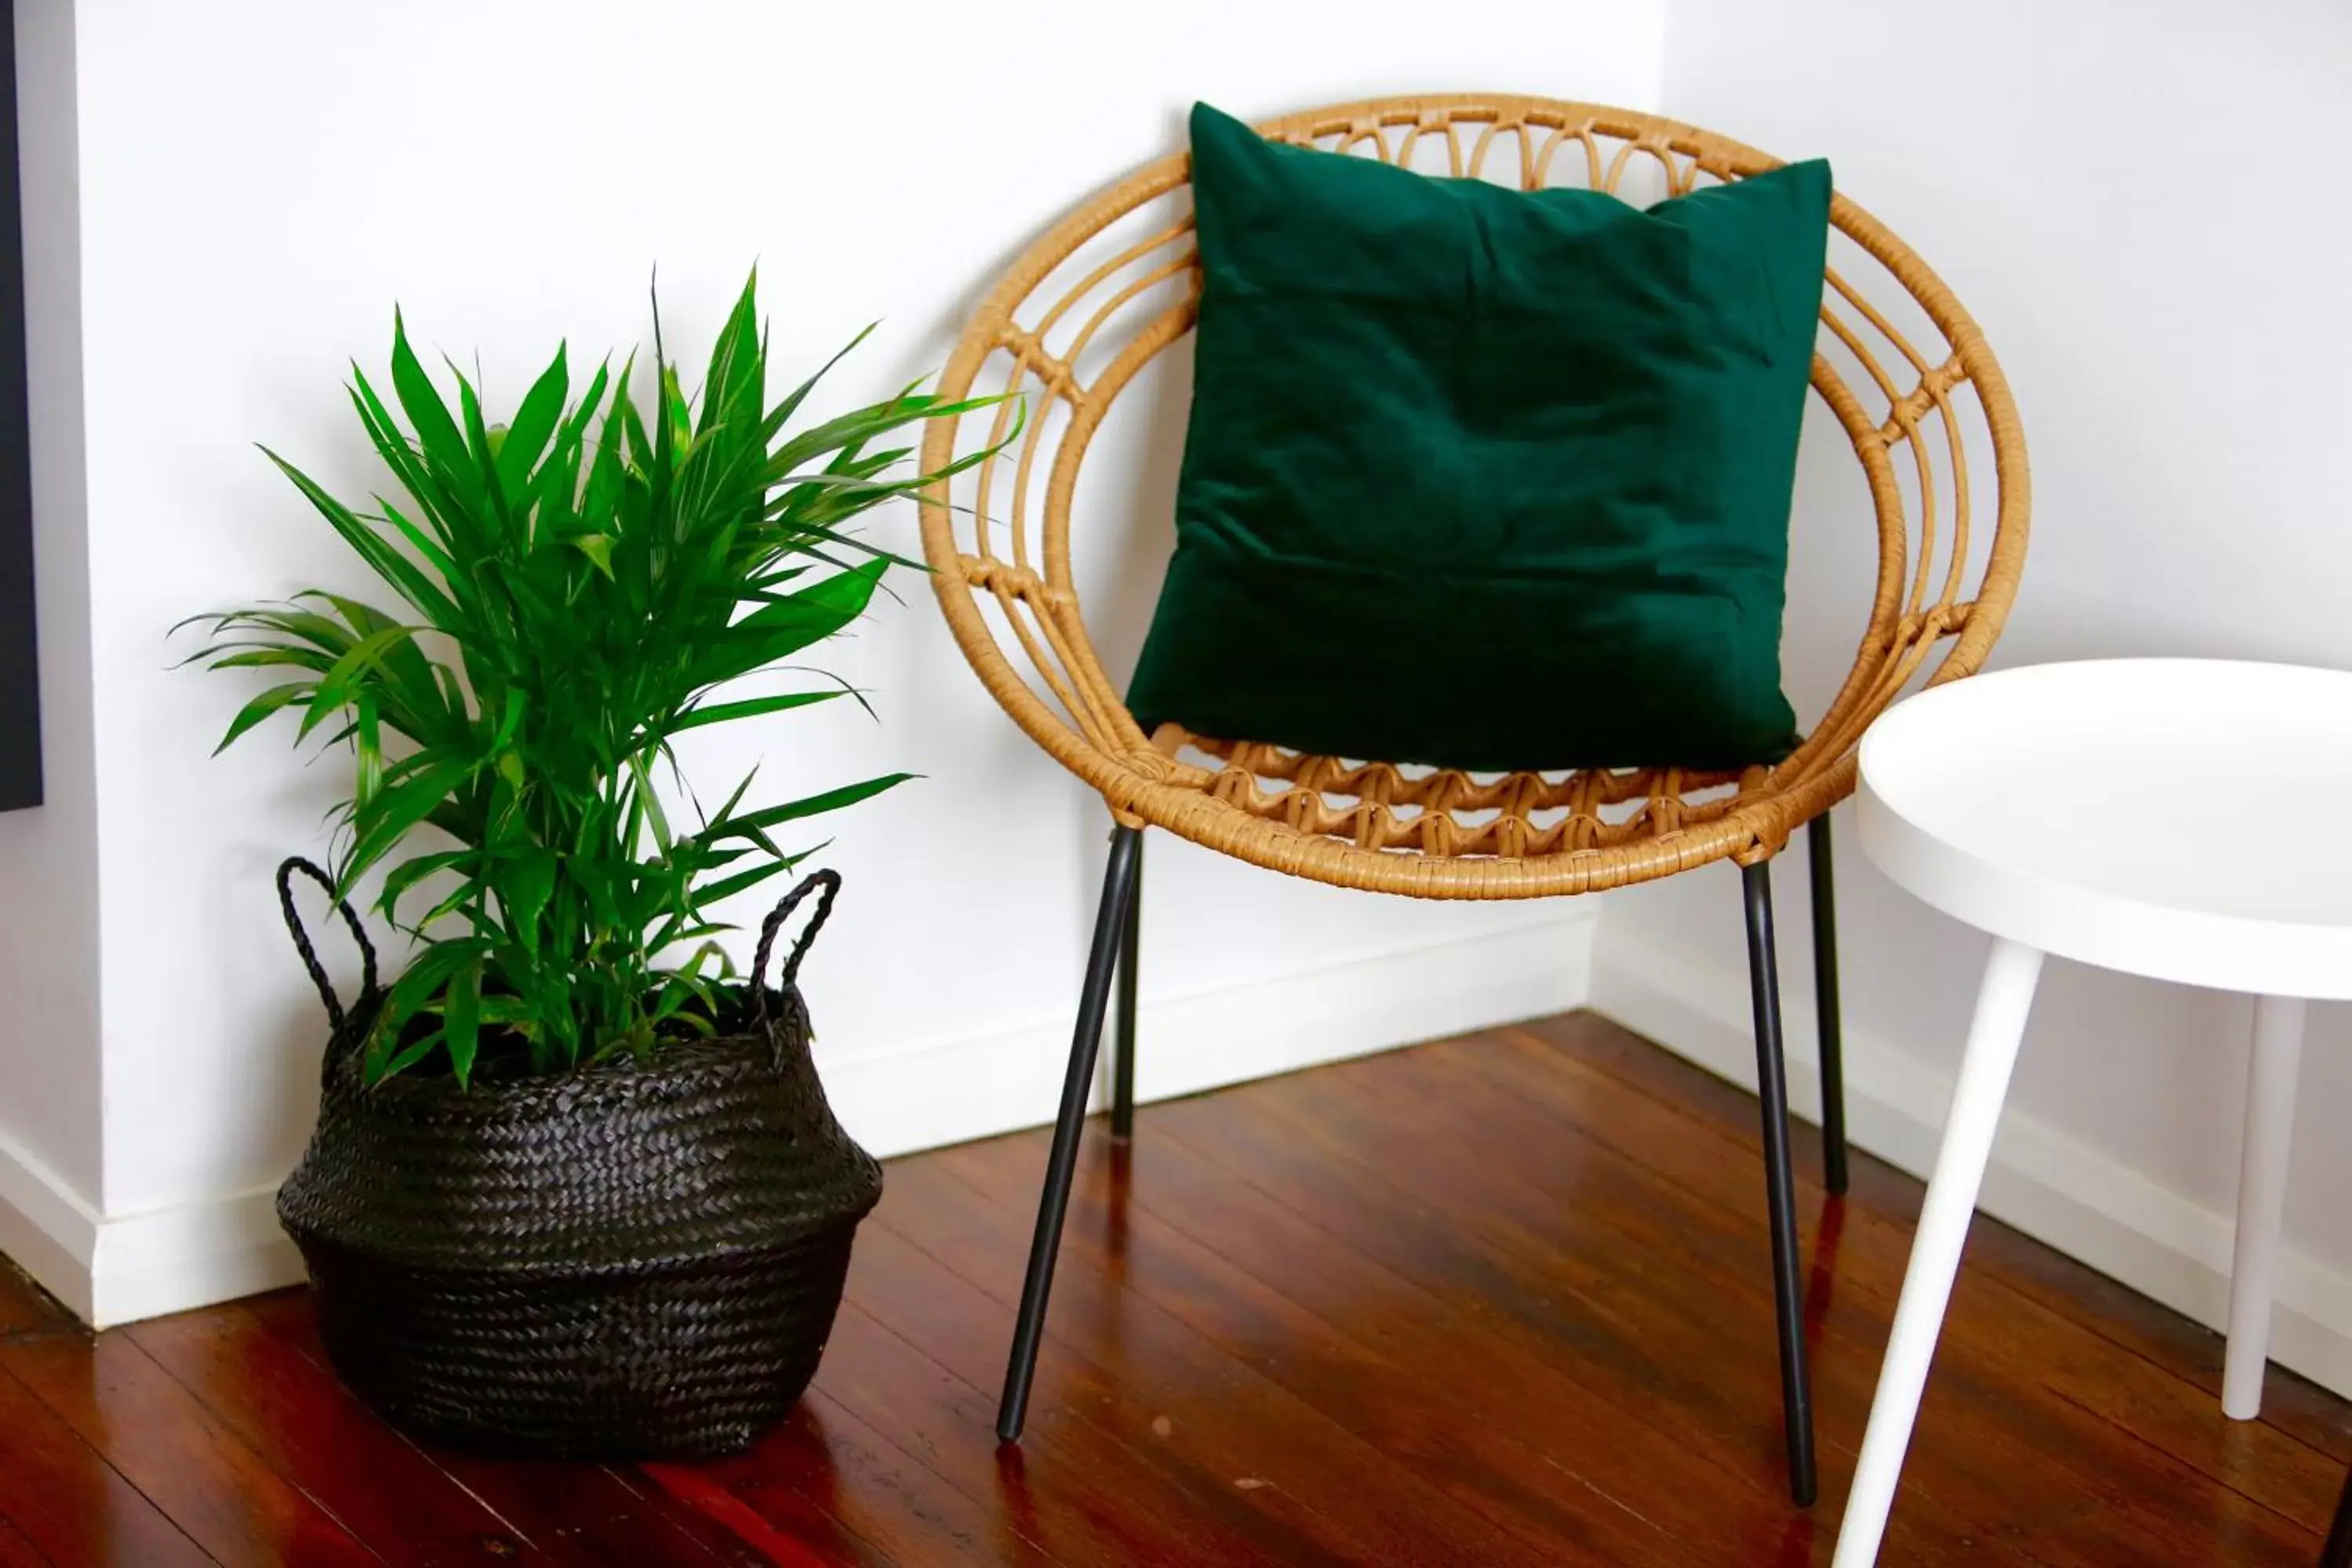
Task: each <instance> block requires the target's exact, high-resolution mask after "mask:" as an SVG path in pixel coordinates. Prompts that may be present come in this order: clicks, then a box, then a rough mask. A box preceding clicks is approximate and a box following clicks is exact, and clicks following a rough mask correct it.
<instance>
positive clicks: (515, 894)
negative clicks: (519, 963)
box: [499, 846, 557, 952]
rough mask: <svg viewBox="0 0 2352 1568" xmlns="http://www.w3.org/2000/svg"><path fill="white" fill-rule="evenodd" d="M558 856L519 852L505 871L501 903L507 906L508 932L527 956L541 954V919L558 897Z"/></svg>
mask: <svg viewBox="0 0 2352 1568" xmlns="http://www.w3.org/2000/svg"><path fill="white" fill-rule="evenodd" d="M556 864H557V861H556V855H555V851H554V850H552V849H545V848H541V847H537V846H533V847H530V848H527V849H524V850H521V851H520V852H519V853H518V854H517V855H516V856H515V857H514V858H513V859H512V860H511V861H510V862H509V863H508V864H507V865H506V866H505V867H504V868H501V871H500V874H499V903H500V904H501V905H503V906H504V909H505V913H506V917H507V929H508V930H509V931H513V932H514V934H515V940H516V941H518V942H521V943H522V945H523V950H524V951H525V952H538V951H539V917H540V916H541V913H543V912H544V911H545V910H546V909H547V901H548V900H549V899H550V898H551V897H553V896H554V893H555V868H556Z"/></svg>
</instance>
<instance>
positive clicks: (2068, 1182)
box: [1590, 927, 2352, 1396]
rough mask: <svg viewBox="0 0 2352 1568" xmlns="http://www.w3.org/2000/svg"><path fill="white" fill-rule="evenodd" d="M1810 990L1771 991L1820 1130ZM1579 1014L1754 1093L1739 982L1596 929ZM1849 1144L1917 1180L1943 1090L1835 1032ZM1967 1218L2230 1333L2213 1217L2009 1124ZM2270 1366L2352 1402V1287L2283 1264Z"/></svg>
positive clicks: (1898, 1056) (2228, 1225)
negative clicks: (1586, 1001)
mask: <svg viewBox="0 0 2352 1568" xmlns="http://www.w3.org/2000/svg"><path fill="white" fill-rule="evenodd" d="M1810 991H1811V987H1810V986H1808V985H1804V984H1786V983H1784V984H1783V985H1782V987H1781V1007H1782V1011H1783V1013H1784V1014H1785V1016H1786V1033H1787V1037H1788V1055H1789V1100H1790V1105H1791V1107H1792V1109H1794V1110H1796V1112H1797V1113H1798V1114H1799V1115H1801V1116H1802V1117H1804V1118H1805V1119H1806V1120H1808V1121H1819V1120H1820V1115H1821V1080H1820V1077H1819V1074H1818V1072H1817V1070H1816V1069H1817V1068H1818V1066H1819V1058H1818V1057H1817V1055H1816V1052H1815V1042H1816V1041H1818V1040H1819V1039H1820V1035H1819V1034H1818V1033H1817V1032H1816V1028H1815V1016H1814V1013H1813V1008H1812V1003H1811V995H1810ZM1590 1005H1591V1007H1592V1008H1593V1009H1594V1010H1595V1011H1596V1012H1599V1013H1601V1014H1602V1015H1604V1016H1608V1017H1610V1018H1612V1019H1614V1020H1616V1021H1617V1022H1618V1023H1621V1024H1622V1025H1624V1026H1626V1027H1627V1028H1629V1029H1632V1030H1633V1031H1634V1032H1635V1033H1637V1034H1640V1035H1643V1036H1644V1037H1648V1038H1649V1039H1652V1040H1654V1041H1656V1042H1657V1043H1658V1044H1659V1045H1661V1046H1664V1047H1666V1048H1667V1049H1668V1050H1671V1051H1673V1052H1674V1053H1675V1054H1676V1055H1677V1056H1680V1057H1683V1058H1686V1059H1687V1060H1689V1061H1691V1062H1694V1063H1696V1065H1698V1066H1700V1067H1703V1068H1706V1069H1707V1070H1708V1071H1709V1072H1712V1073H1714V1074H1716V1075H1717V1077H1719V1078H1723V1079H1728V1080H1730V1081H1731V1082H1733V1083H1736V1084H1738V1085H1739V1086H1740V1087H1741V1088H1743V1089H1748V1090H1750V1091H1751V1092H1752V1091H1753V1090H1754V1089H1755V1087H1756V1047H1755V1043H1754V1041H1755V1037H1754V1034H1753V1033H1752V1024H1751V1021H1750V1016H1749V1011H1748V1008H1749V1003H1748V980H1747V976H1746V975H1745V973H1741V972H1739V971H1737V970H1735V969H1733V968H1731V967H1730V966H1729V965H1727V964H1719V963H1708V962H1706V961H1701V960H1696V959H1693V958H1692V957H1690V956H1689V955H1687V954H1684V953H1674V952H1664V951H1662V950H1660V949H1659V948H1658V947H1656V946H1655V945H1653V944H1648V943H1643V942H1634V941H1631V940H1624V939H1623V932H1622V927H1620V928H1617V930H1616V931H1615V932H1612V930H1611V929H1610V928H1607V927H1604V928H1603V929H1602V931H1601V932H1600V940H1599V942H1597V943H1596V945H1595V949H1594V953H1593V964H1592V991H1591V1002H1590ZM1845 1082H1846V1128H1847V1135H1848V1137H1849V1138H1850V1139H1851V1140H1852V1141H1853V1143H1854V1144H1855V1145H1856V1146H1858V1147H1860V1148H1863V1149H1866V1150H1868V1151H1869V1152H1871V1153H1873V1154H1875V1155H1877V1156H1878V1157H1879V1158H1881V1159H1883V1160H1885V1161H1887V1162H1888V1163H1891V1164H1894V1165H1896V1166H1899V1167H1900V1168H1901V1169H1903V1170H1906V1171H1908V1172H1910V1173H1912V1174H1913V1175H1916V1176H1918V1177H1921V1178H1922V1179H1924V1178H1925V1177H1926V1176H1927V1173H1928V1172H1929V1171H1930V1170H1931V1169H1932V1168H1933V1167H1934V1164H1935V1161H1936V1151H1937V1146H1938V1145H1939V1144H1940V1142H1942V1138H1943V1128H1944V1113H1945V1111H1946V1110H1947V1108H1948V1106H1949V1105H1950V1103H1951V1098H1952V1082H1951V1079H1949V1078H1948V1077H1946V1076H1945V1075H1943V1074H1941V1073H1939V1072H1937V1071H1936V1070H1934V1069H1932V1068H1928V1067H1927V1066H1925V1065H1924V1064H1922V1063H1921V1062H1920V1061H1919V1060H1918V1058H1916V1057H1914V1056H1912V1055H1910V1054H1909V1053H1907V1052H1904V1051H1901V1050H1897V1049H1895V1048H1894V1047H1891V1046H1890V1045H1889V1044H1887V1043H1886V1042H1885V1041H1884V1040H1879V1039H1874V1038H1872V1037H1869V1036H1867V1035H1864V1034H1858V1033H1857V1032H1856V1031H1855V1030H1854V1029H1853V1027H1852V1026H1851V1025H1850V1024H1849V1026H1847V1029H1846V1032H1845ZM1978 1207H1979V1208H1980V1209H1981V1210H1982V1211H1983V1212H1984V1213H1986V1214H1989V1215H1993V1216H1994V1217H1995V1218H1997V1219H2000V1220H2002V1221H2004V1222H2006V1223H2007V1224H2010V1225H2012V1226H2016V1227H2017V1228H2018V1229H2019V1230H2021V1231H2023V1232H2025V1233H2026V1234H2027V1235H2028V1236H2031V1237H2034V1238H2035V1239H2036V1240H2039V1241H2042V1242H2044V1243H2047V1244H2048V1245H2049V1246H2051V1247H2055V1248H2057V1249H2058V1250H2059V1251H2060V1252H2063V1253H2065V1254H2067V1255H2068V1256H2069V1257H2072V1258H2078V1259H2080V1260H2081V1261H2083V1262H2084V1263H2087V1264H2089V1265H2090V1266H2091V1267H2092V1268H2095V1269H2097V1270H2099V1271H2100V1272H2101V1273H2103V1274H2105V1275H2108V1276H2110V1277H2111V1278H2113V1279H2118V1280H2121V1281H2122V1282H2123V1283H2124V1284H2126V1285H2128V1286H2130V1287H2131V1288H2132V1289H2135V1290H2137V1291H2139V1292H2140V1293H2141V1294H2142V1295H2145V1296H2149V1297H2152V1298H2154V1299H2155V1300H2158V1301H2161V1302H2163V1303H2164V1304H2165V1305H2166V1306H2168V1307H2170V1308H2172V1309H2173V1310H2176V1311H2179V1312H2181V1313H2183V1314H2185V1315H2186V1316H2188V1317H2190V1318H2193V1319H2195V1320H2196V1321H2199V1322H2200V1323H2203V1324H2205V1325H2207V1326H2208V1327H2210V1328H2214V1329H2220V1328H2221V1327H2222V1326H2223V1325H2224V1323H2225V1322H2226V1321H2227V1320H2228V1313H2229V1280H2230V1249H2231V1237H2232V1236H2233V1235H2234V1231H2235V1222H2234V1219H2233V1217H2232V1216H2231V1215H2224V1214H2217V1213H2215V1212H2213V1211H2212V1210H2210V1209H2208V1208H2206V1207H2204V1206H2202V1205H2200V1204H2197V1203H2195V1202H2193V1201H2191V1200H2190V1199H2189V1198H2187V1197H2185V1196H2183V1195H2182V1194H2179V1193H2177V1192H2173V1191H2170V1190H2169V1189H2167V1188H2164V1187H2161V1186H2158V1185H2157V1184H2155V1183H2153V1182H2151V1181H2149V1180H2148V1179H2147V1177H2145V1176H2143V1175H2141V1174H2140V1173H2138V1172H2137V1171H2135V1170H2133V1169H2131V1168H2130V1167H2129V1166H2126V1165H2124V1164H2122V1163H2118V1162H2116V1161H2115V1160H2113V1159H2111V1158H2109V1157H2108V1156H2106V1155H2105V1154H2103V1153H2100V1152H2097V1151H2096V1150H2094V1149H2092V1148H2090V1147H2088V1146H2086V1145H2085V1144H2084V1143H2082V1142H2079V1141H2077V1140H2075V1139H2074V1138H2072V1137H2070V1136H2068V1135H2067V1134H2065V1133H2064V1132H2062V1131H2059V1130H2057V1129H2056V1128H2053V1127H2052V1126H2050V1125H2049V1124H2048V1123H2046V1122H2043V1121H2039V1120H2037V1119H2035V1118H2033V1117H2032V1116H2028V1115H2024V1114H2022V1113H2021V1112H2018V1111H2016V1110H2011V1111H2010V1112H2009V1113H2008V1114H2006V1115H2004V1116H2003V1117H2002V1118H2001V1123H2000V1137H1999V1139H1998V1140H1997V1141H1996V1142H1995V1143H1994V1145H1993V1152H1992V1163H1991V1164H1990V1167H1989V1168H1988V1169H1987V1171H1986V1173H1985V1182H1984V1188H1983V1191H1982V1194H1981V1195H1980V1197H1979V1201H1978ZM2270 1349H2271V1359H2272V1360H2273V1361H2275V1362H2277V1363H2279V1364H2280V1365H2282V1366H2285V1367H2289V1368H2291V1369H2293V1370H2294V1371H2295V1372H2298V1373H2302V1374H2303V1375H2304V1376H2305V1377H2307V1378H2310V1379H2311V1380H2312V1381H2313V1382H2315V1383H2317V1384H2321V1385H2322V1386H2324V1387H2326V1388H2329V1389H2333V1390H2334V1391H2335V1392H2336V1393H2338V1394H2346V1395H2347V1396H2352V1278H2347V1277H2346V1276H2345V1275H2343V1274H2340V1273H2337V1272H2336V1271H2335V1270H2333V1269H2331V1268H2326V1266H2324V1265H2322V1264H2320V1263H2318V1262H2316V1261H2315V1260H2314V1259H2313V1258H2309V1257H2307V1256H2305V1255H2303V1254H2300V1253H2297V1252H2294V1251H2293V1250H2292V1249H2285V1248H2283V1249H2282V1250H2281V1252H2280V1255H2279V1258H2278V1265H2277V1273H2276V1286H2275V1298H2274V1305H2273V1312H2272V1321H2271V1347H2270Z"/></svg>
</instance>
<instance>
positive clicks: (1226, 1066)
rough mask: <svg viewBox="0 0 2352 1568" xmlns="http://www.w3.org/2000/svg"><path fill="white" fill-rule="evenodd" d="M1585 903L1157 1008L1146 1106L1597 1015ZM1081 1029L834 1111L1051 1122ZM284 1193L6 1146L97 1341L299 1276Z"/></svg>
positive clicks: (859, 1065) (851, 1097) (967, 1132)
mask: <svg viewBox="0 0 2352 1568" xmlns="http://www.w3.org/2000/svg"><path fill="white" fill-rule="evenodd" d="M1597 912H1598V911H1597V910H1594V909H1593V908H1591V906H1588V905H1568V906H1563V909H1562V911H1561V913H1560V915H1559V918H1557V919H1553V920H1548V921H1543V922H1541V923H1538V924H1533V925H1528V926H1524V927H1521V928H1518V929H1517V930H1514V931H1504V932H1501V933H1499V934H1496V935H1493V936H1487V937H1481V938H1476V939H1474V940H1469V941H1463V942H1448V943H1444V944H1442V945H1439V946H1435V947H1422V948H1413V949H1410V950H1408V951H1405V952H1396V953H1391V954H1389V955H1387V956H1384V957H1381V958H1378V959H1372V960H1367V961H1364V962H1361V963H1349V964H1342V965H1339V966H1336V967H1332V968H1328V969H1320V970H1314V971H1309V972H1307V973H1300V974H1289V975H1284V976H1282V977H1281V978H1280V979H1277V980H1271V981H1263V982H1259V983H1256V984H1248V985H1236V986H1229V987H1224V988H1222V989H1218V990H1214V991H1209V992H1203V993H1200V994H1193V995H1189V996H1171V997H1160V998H1153V997H1150V996H1149V995H1147V996H1146V997H1145V998H1144V1000H1143V1004H1142V1006H1141V1009H1140V1016H1139V1018H1138V1020H1137V1028H1138V1032H1139V1035H1140V1037H1141V1038H1140V1041H1139V1049H1138V1051H1137V1053H1136V1064H1137V1065H1136V1092H1137V1096H1138V1098H1139V1099H1142V1100H1164V1099H1171V1098H1173V1097H1176V1096H1179V1095H1186V1094H1198V1093H1200V1092H1201V1091H1202V1090H1203V1089H1217V1088H1221V1087H1223V1086H1224V1085H1226V1084H1233V1083H1240V1082H1244V1081H1245V1080H1247V1079H1255V1078H1266V1077H1271V1076H1273V1075H1275V1074H1277V1073H1285V1072H1291V1071H1295V1070H1297V1068H1305V1067H1312V1066H1315V1065H1317V1064H1318V1063H1321V1062H1329V1061H1339V1060H1341V1059H1343V1058H1349V1057H1358V1056H1365V1055H1368V1054H1370V1053H1371V1052H1374V1051H1381V1050H1388V1049H1391V1048H1393V1047H1398V1046H1406V1045H1412V1044H1414V1043H1415V1042H1417V1041H1421V1040H1430V1039H1436V1038H1439V1037H1444V1036H1446V1035H1453V1034H1459V1033H1462V1032H1463V1031H1465V1030H1469V1029H1478V1028H1486V1027H1488V1026H1493V1025H1496V1024H1505V1023H1514V1022H1517V1021H1519V1020H1522V1019H1527V1018H1535V1017H1540V1016H1544V1015H1546V1014H1549V1013H1558V1012H1562V1011H1565V1010H1567V1009H1569V1008H1572V1007H1580V1006H1582V1005H1584V999H1585V994H1586V991H1587V989H1588V987H1589V984H1590V978H1591V955H1592V944H1593V931H1594V924H1595V922H1594V920H1593V918H1592V917H1593V916H1594V915H1595V914H1596V913H1597ZM1069 1048H1070V1020H1069V1018H1068V1017H1067V1016H1055V1017H1052V1018H1047V1019H1044V1020H1041V1021H1040V1022H1038V1023H1037V1024H1036V1025H1034V1026H1032V1027H1028V1028H1024V1029H1017V1030H1013V1031H1011V1032H1008V1033H1001V1034H993V1035H988V1036H982V1037H977V1038H973V1039H968V1040H958V1041H951V1042H950V1043H948V1044H945V1045H940V1046H932V1047H922V1048H919V1049H916V1050H912V1051H907V1052H900V1053H897V1054H893V1055H888V1056H879V1057H869V1058H860V1059H857V1060H854V1061H849V1062H842V1063H836V1064H831V1065H828V1066H826V1067H825V1068H824V1081H825V1089H826V1093H827V1095H828V1096H829V1098H830V1099H831V1100H832V1101H833V1104H834V1108H835V1113H836V1114H838V1115H839V1116H840V1118H841V1121H842V1123H843V1125H845V1127H847V1128H848V1129H849V1131H850V1132H851V1134H852V1135H853V1136H855V1137H856V1139H857V1140H858V1142H861V1143H863V1144H865V1145H866V1148H868V1149H870V1150H872V1151H873V1152H875V1153H876V1154H877V1155H883V1156H888V1155H893V1154H905V1153H911V1152H914V1151H916V1150H919V1149H929V1148H935V1147H938V1146H939V1145H940V1144H945V1143H960V1142H966V1141H968V1140H971V1139H974V1138H985V1137H989V1136H992V1135H993V1134H995V1133H999V1132H1010V1131H1015V1130H1017V1129H1020V1128H1024V1127H1034V1126H1039V1125H1042V1124H1044V1123H1045V1122H1048V1121H1052V1120H1053V1117H1054V1110H1055V1105H1056V1104H1057V1103H1058V1102H1059V1100H1060V1099H1061V1084H1062V1073H1063V1068H1064V1064H1065V1063H1066V1061H1067V1059H1068V1056H1069ZM275 1192H276V1188H275V1185H274V1184H272V1185H271V1186H267V1187H259V1188H256V1189H253V1190H251V1191H248V1192H242V1193H232V1194H226V1195H224V1196H221V1197H215V1198H210V1199H206V1200H205V1201H203V1202H199V1203H194V1204H185V1205H177V1206H174V1207H172V1208H166V1209H158V1210H154V1211H152V1212H150V1213H146V1214H139V1215H120V1216H113V1217H104V1216H100V1215H98V1214H97V1213H95V1212H94V1211H93V1210H92V1209H91V1208H90V1207H89V1205H87V1204H86V1203H84V1202H82V1201H81V1200H80V1199H79V1197H77V1196H76V1195H74V1194H73V1193H72V1192H71V1190H70V1189H69V1188H68V1187H67V1186H66V1185H65V1184H63V1183H61V1182H59V1181H58V1179H57V1178H56V1177H55V1176H54V1175H53V1174H52V1173H49V1172H47V1171H45V1170H43V1169H41V1168H40V1166H39V1165H38V1164H37V1163H36V1162H34V1161H33V1160H31V1158H30V1157H29V1156H27V1155H26V1154H25V1152H23V1151H22V1150H20V1149H17V1148H16V1147H15V1146H13V1145H12V1144H9V1143H8V1142H5V1140H0V1252H5V1253H6V1254H7V1255H8V1256H9V1257H11V1258H15V1259H16V1261H17V1262H18V1263H20V1264H22V1265H23V1266H24V1267H25V1268H26V1272H28V1273H30V1274H31V1275H32V1276H33V1277H34V1278H35V1279H38V1280H39V1281H40V1282H41V1283H42V1285H44V1286H45V1287H47V1289H48V1290H49V1291H50V1292H51V1293H52V1294H54V1295H56V1296H57V1297H58V1300H61V1301H63V1302H64V1303H65V1304H66V1305H67V1306H68V1307H69V1308H71V1309H72V1310H74V1312H75V1313H76V1314H78V1315H79V1316H80V1317H81V1318H82V1319H83V1320H84V1321H87V1322H89V1323H91V1324H93V1325H95V1326H97V1327H100V1328H106V1327H110V1326H111V1325H113V1324H117V1323H126V1322H131V1321H135V1320H137V1319H141V1318H150V1317H156V1316H160V1315H161V1314H163V1313H166V1312H177V1311H184V1310H187V1309H189V1308H193V1307H202V1306H207V1305H209V1304H211V1303H212V1302H215V1301H224V1300H230V1299H231V1298H233V1297H237V1296H244V1295H249V1294H251V1293H253V1292H254V1291H257V1290H267V1289H274V1288H276V1287H278V1286H280V1285H290V1284H292V1283H294V1282H295V1281H297V1280H299V1279H301V1278H302V1263H301V1259H300V1258H299V1256H298V1255H297V1254H296V1253H295V1250H294V1247H293V1244H292V1243H291V1242H289V1241H288V1240H287V1239H286V1237H285V1235H284V1234H283V1233H282V1232H281V1231H280V1230H279V1229H278V1218H277V1214H276V1210H275V1208H274V1206H273V1201H272V1200H273V1197H274V1195H275Z"/></svg>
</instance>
